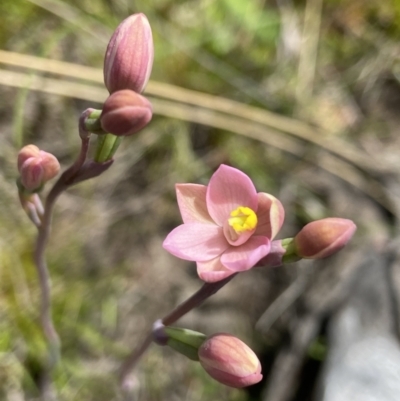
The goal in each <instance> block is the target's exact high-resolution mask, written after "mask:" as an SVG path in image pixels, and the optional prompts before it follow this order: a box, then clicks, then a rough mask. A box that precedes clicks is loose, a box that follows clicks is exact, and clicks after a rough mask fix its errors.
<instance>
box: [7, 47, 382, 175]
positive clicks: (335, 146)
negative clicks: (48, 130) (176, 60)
mask: <svg viewBox="0 0 400 401" xmlns="http://www.w3.org/2000/svg"><path fill="white" fill-rule="evenodd" d="M0 63H4V64H8V65H14V66H19V67H25V68H27V66H28V68H30V69H34V70H38V71H43V72H47V73H51V74H59V75H64V76H68V77H71V78H77V79H83V80H89V81H92V82H96V83H102V82H103V79H102V72H101V70H99V69H96V68H91V67H84V66H79V65H76V64H71V63H66V62H61V61H56V60H47V59H43V58H39V57H34V56H25V55H22V54H18V53H12V52H7V51H4V50H1V51H0ZM146 94H148V95H152V96H157V97H161V98H164V99H169V100H174V101H177V102H182V103H186V104H190V105H193V106H197V107H203V108H206V109H211V110H214V111H220V112H223V113H226V114H228V115H229V116H230V117H241V118H243V119H246V120H249V121H251V122H254V123H258V124H262V125H264V126H266V127H270V128H273V129H276V130H279V131H282V133H286V134H290V135H292V136H294V137H296V138H299V139H302V140H304V141H307V142H310V143H312V144H313V145H316V146H318V147H320V148H322V149H324V150H326V151H328V152H330V153H332V154H334V155H335V156H337V157H338V158H340V159H343V160H345V161H346V162H348V163H350V164H352V165H355V166H356V167H358V168H359V169H361V170H363V171H365V172H367V173H373V174H375V173H378V172H379V171H380V163H379V161H378V160H373V161H371V156H370V155H366V154H364V153H363V152H362V151H361V150H360V149H357V148H355V147H354V146H353V145H351V144H350V143H348V142H344V141H342V140H340V139H338V138H336V137H332V136H329V135H327V134H325V133H324V132H322V131H321V130H319V129H317V128H314V127H312V126H310V125H308V124H306V123H304V122H302V121H300V120H296V119H293V118H290V117H284V116H281V115H279V114H276V113H273V112H270V111H266V110H262V109H260V108H257V107H253V106H248V105H245V104H242V103H239V102H236V101H233V100H230V99H226V98H222V97H218V96H212V95H208V94H204V93H200V92H196V91H192V90H189V89H184V88H180V87H177V86H174V85H169V84H165V83H161V82H154V81H151V82H149V84H148V86H147V88H146Z"/></svg>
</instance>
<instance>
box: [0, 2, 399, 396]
mask: <svg viewBox="0 0 400 401" xmlns="http://www.w3.org/2000/svg"><path fill="white" fill-rule="evenodd" d="M134 12H144V13H145V14H146V15H147V16H148V18H149V20H150V23H151V26H152V28H153V33H154V40H155V63H154V69H153V74H152V80H154V81H161V82H166V83H170V84H175V85H178V86H181V87H185V88H188V89H193V90H196V91H200V92H204V93H209V94H213V95H216V96H221V97H225V98H230V99H234V100H236V101H238V102H242V103H243V104H247V105H253V106H258V107H260V108H262V109H266V110H269V111H272V112H275V113H277V115H280V116H286V117H288V118H289V119H293V121H292V120H289V121H292V123H293V124H294V126H295V127H296V126H297V125H296V124H297V122H298V123H299V124H298V127H299V135H300V136H301V135H302V134H301V132H304V130H303V131H301V129H302V128H301V127H302V126H301V127H300V125H301V124H303V123H307V124H308V126H309V127H311V132H314V131H313V130H315V134H314V136H310V139H309V140H306V141H305V142H304V141H303V142H301V141H300V139H299V137H296V132H295V133H294V135H293V133H292V134H290V133H289V134H290V135H289V134H288V128H286V127H285V126H284V125H283V122H282V121H280V122H279V123H277V125H278V127H273V128H274V129H276V130H277V131H278V134H279V133H280V135H281V136H279V135H278V142H275V145H276V146H272V145H271V144H269V145H268V144H266V142H265V141H267V142H268V138H269V135H270V131H269V130H268V129H267V128H265V127H264V128H265V134H263V138H262V139H263V140H262V141H259V140H256V139H252V138H254V136H252V135H250V132H251V131H252V129H253V127H256V126H257V128H258V129H260V126H259V125H257V124H258V123H257V122H256V121H255V120H254V121H253V123H251V124H250V125H247V127H248V130H247V129H246V130H243V132H236V133H232V132H230V131H229V130H228V129H221V128H218V124H215V125H212V124H211V121H212V120H213V118H214V117H213V118H211V117H210V119H208V118H204V119H203V120H202V121H201V124H199V123H198V122H196V121H195V120H193V121H192V120H190V118H189V119H188V120H189V121H182V120H178V119H175V118H171V117H168V116H161V115H159V116H157V115H156V116H155V117H154V120H153V122H152V124H151V125H150V126H149V127H148V128H147V129H146V130H145V131H143V132H142V133H141V134H140V135H138V136H137V137H134V138H129V139H127V140H125V141H124V144H123V146H121V148H120V150H119V152H118V154H117V157H116V162H115V164H114V166H113V168H112V169H110V171H108V172H107V173H106V174H104V176H102V177H101V179H97V180H93V181H92V182H88V183H85V184H83V185H81V186H78V187H76V188H73V189H71V190H69V191H68V193H67V194H64V195H63V196H62V197H61V199H60V201H59V203H58V205H57V207H56V213H55V216H54V230H53V234H52V238H51V243H50V248H49V250H48V253H47V256H48V262H49V266H50V270H51V275H52V280H53V281H52V288H53V302H54V319H55V323H56V326H57V329H58V331H59V333H60V335H61V339H62V352H63V362H62V364H61V365H60V367H59V368H58V369H57V371H56V374H55V382H56V386H57V388H58V390H59V392H60V395H61V399H62V400H68V401H71V400H83V399H85V400H88V401H89V400H93V401H94V400H96V401H102V400H110V399H113V397H114V393H115V392H114V390H115V386H114V381H113V380H114V379H113V377H114V376H113V374H114V372H115V370H116V369H117V368H118V366H119V363H120V361H121V360H122V358H123V356H125V355H126V354H127V353H128V351H129V349H131V348H132V347H133V346H134V345H135V344H136V343H137V342H138V341H139V340H140V338H141V337H142V336H143V335H144V333H145V331H146V330H147V329H148V327H149V326H150V325H151V323H152V321H154V320H155V319H157V318H159V317H160V314H164V313H166V312H168V310H169V309H171V308H172V307H173V306H174V305H176V303H177V302H179V301H181V300H183V299H184V298H185V297H187V296H188V295H189V294H190V293H191V292H193V291H194V290H196V289H197V287H198V286H199V284H200V283H199V282H198V281H197V279H196V278H195V273H194V267H193V266H192V265H190V264H187V263H184V262H182V261H177V260H175V259H173V258H172V257H170V256H169V255H167V254H166V253H165V252H164V251H163V250H162V248H161V242H162V240H163V238H164V237H165V235H166V233H167V232H168V230H170V229H171V228H172V227H174V226H176V225H177V224H179V222H180V218H179V215H178V209H177V206H176V204H175V198H174V192H173V185H174V183H175V182H199V183H205V182H207V181H208V178H209V176H210V174H211V172H212V171H213V170H215V168H216V167H217V166H218V165H219V164H220V163H222V162H224V163H228V164H231V165H234V166H236V167H238V168H240V169H243V170H244V171H245V172H246V173H248V174H249V175H250V176H251V177H252V179H253V180H254V182H255V183H256V186H257V188H258V189H259V190H260V191H265V192H271V193H273V194H274V195H276V196H278V197H280V198H281V199H282V201H283V203H284V205H285V207H286V208H287V210H288V211H289V212H288V216H287V222H288V223H287V228H286V229H285V230H286V232H285V233H284V234H285V235H293V234H294V233H295V230H296V229H298V228H299V227H300V226H301V224H302V223H304V222H307V221H309V220H311V219H318V218H322V217H326V216H328V215H330V214H332V213H333V214H341V216H342V217H346V218H355V219H357V218H359V223H360V224H359V227H360V230H361V232H364V233H365V232H368V230H370V229H371V226H373V229H374V230H377V231H378V232H382V237H384V236H385V235H386V226H385V224H383V223H381V218H382V215H385V216H387V215H388V214H389V215H390V213H393V210H390V209H389V210H388V206H385V205H387V203H385V202H383V201H382V204H381V205H380V207H381V208H382V209H381V211H380V212H377V213H376V214H373V215H368V216H367V218H364V217H365V216H363V215H360V216H353V215H352V213H353V212H356V211H357V207H356V206H355V205H352V204H351V200H348V198H346V199H344V198H340V199H339V197H338V198H335V199H334V200H332V199H331V198H330V197H328V195H327V192H328V190H327V189H326V192H324V186H323V184H321V182H323V183H326V181H329V180H330V179H332V177H335V174H336V177H335V178H334V179H336V180H338V181H339V182H340V184H341V185H344V188H348V187H350V188H353V186H355V187H356V188H357V190H356V192H357V191H361V192H362V191H367V193H368V188H369V187H368V186H365V185H364V184H363V183H364V181H365V180H366V181H368V180H369V178H368V177H369V176H368V173H369V172H368V171H367V169H366V167H365V166H364V165H362V163H361V162H358V161H357V160H359V159H356V158H355V159H353V161H354V166H353V167H354V169H353V170H351V174H350V173H348V170H346V169H345V168H344V167H343V166H344V165H343V163H344V161H343V160H342V159H341V158H340V157H338V158H337V160H336V163H337V164H336V165H335V166H334V167H333V168H331V171H329V170H328V171H329V172H326V171H327V168H328V167H327V166H328V164H326V163H325V161H326V160H325V158H324V157H325V156H326V154H325V153H320V150H321V149H320V141H321V140H324V138H326V139H327V140H328V139H329V140H331V139H332V138H333V140H340V141H342V140H343V141H348V143H354V142H352V141H356V140H359V138H362V141H360V142H357V145H356V148H357V147H359V148H360V152H361V151H362V152H363V154H364V157H365V159H367V158H368V155H371V165H372V166H374V160H375V159H373V157H375V156H376V155H377V154H378V153H379V152H383V153H382V154H384V158H387V160H389V161H391V162H392V163H393V165H394V166H398V165H399V162H398V157H397V153H398V150H396V152H395V151H394V149H396V146H397V149H399V148H398V145H399V140H398V138H400V136H399V135H396V134H398V133H399V132H398V131H399V129H398V126H399V124H398V111H397V110H398V106H399V105H398V103H399V99H400V84H399V79H400V67H399V65H400V64H399V57H400V50H399V36H400V1H398V0H392V1H378V0H370V1H366V0H342V1H338V0H304V1H290V0H222V1H221V0H186V1H185V0H180V1H175V0H137V1H134V2H133V1H130V0H96V1H93V0H64V1H60V0H46V1H44V0H1V1H0V22H1V23H0V49H3V50H8V51H12V52H17V53H22V54H29V55H34V56H40V57H43V58H48V59H56V60H62V61H68V62H71V63H76V64H81V65H86V66H91V67H97V68H101V67H102V63H103V55H104V51H105V48H106V45H107V40H108V38H109V37H110V35H111V32H112V30H113V29H114V28H115V27H116V26H117V24H118V23H119V22H120V21H121V20H122V19H123V18H125V17H127V16H128V15H130V14H132V13H134ZM30 67H31V66H30V65H26V66H25V67H24V68H22V67H12V66H10V65H8V64H6V63H5V62H4V61H1V60H0V78H1V75H2V74H3V71H8V70H11V71H18V72H24V73H25V74H26V76H25V79H26V82H27V83H28V82H29V80H30V79H33V77H35V76H37V75H45V74H44V73H41V72H37V71H33V70H30ZM52 77H53V78H57V79H59V80H60V82H61V83H62V84H63V85H64V86H65V87H68V85H69V82H70V79H69V78H66V77H65V76H63V75H62V74H60V75H59V76H57V74H55V75H53V76H52ZM91 84H93V83H91ZM10 85H11V84H10ZM103 101H104V99H101V98H99V99H98V104H93V102H89V101H84V100H77V99H75V98H73V97H61V96H57V95H49V94H45V93H41V92H40V91H37V92H35V91H29V90H27V89H24V88H22V89H21V88H19V89H18V88H14V87H13V86H9V85H8V83H7V82H3V84H2V85H1V86H0V137H1V140H2V146H1V147H0V169H1V170H0V398H1V399H7V400H11V399H23V398H21V397H23V396H25V397H26V399H32V398H33V397H35V395H36V390H35V384H34V381H35V367H36V366H37V364H38V360H40V358H42V357H43V347H44V344H43V341H42V338H41V332H40V329H39V326H38V305H39V294H38V287H37V278H36V274H35V269H34V266H33V263H32V243H33V241H34V237H35V230H34V229H33V228H32V227H31V225H30V223H29V221H28V219H27V218H26V216H24V214H23V212H22V211H21V210H20V209H19V206H18V201H17V193H16V187H15V186H14V180H15V178H16V174H17V172H16V167H15V164H16V154H17V152H18V148H19V147H21V146H22V145H25V144H29V143H35V144H37V145H38V146H39V147H41V148H43V149H44V150H46V151H51V152H53V153H54V154H56V155H57V157H58V158H59V159H60V161H61V163H62V165H63V166H64V167H65V166H67V165H68V164H69V163H71V161H72V160H73V159H74V157H75V155H76V152H77V151H78V148H79V138H78V134H77V119H78V116H79V114H80V112H81V111H82V110H83V109H85V108H86V107H97V108H100V107H101V103H102V102H103ZM175 104H177V105H178V106H179V105H180V103H179V102H176V103H175ZM181 106H182V105H181ZM191 107H192V108H194V109H196V105H193V104H192V105H191ZM231 117H232V115H231ZM221 118H222V117H221ZM229 118H230V115H229V114H227V115H226V116H225V117H224V119H225V120H224V122H228V123H229ZM250 121H251V116H250ZM210 125H211V126H210ZM292 131H293V129H292ZM294 131H296V128H294ZM300 131H301V132H300ZM271 135H272V134H271ZM299 141H300V142H301V143H300V142H299ZM338 143H339V142H338ZM340 143H345V142H340ZM325 150H326V149H325ZM344 150H346V149H343V151H344ZM360 160H361V159H360ZM363 160H364V159H363ZM324 163H325V164H324ZM357 163H358V164H357ZM350 164H351V163H350ZM346 166H347V165H346ZM346 168H347V167H346ZM343 169H344V170H343ZM315 171H318V172H320V171H325V172H324V173H323V175H322V177H320V180H319V181H318V180H316V179H315V176H314V175H312V174H313V173H315ZM352 174H353V175H352ZM337 177H339V179H338V178H337ZM365 177H367V178H365ZM363 180H364V181H363ZM368 182H369V181H368ZM343 183H344V184H343ZM358 183H361V184H358ZM357 185H359V186H358V187H357ZM321 188H322V189H321ZM342 188H343V187H342ZM378 189H379V188H378ZM376 191H377V190H376V187H374V188H373V190H372V195H373V194H374V193H375V194H376V193H378V192H376ZM357 193H358V192H357ZM370 195H371V194H369V193H368V196H366V198H368V199H370V198H369V196H370ZM377 197H378V196H377ZM328 198H329V199H328ZM375 201H376V199H375ZM385 207H386V209H385ZM358 212H360V213H361V211H360V210H358ZM252 274H253V275H252ZM275 274H276V276H275ZM279 274H280V273H275V272H254V273H253V272H250V273H249V274H248V275H247V276H246V277H249V278H245V279H243V281H242V282H241V283H239V284H235V283H232V290H229V289H226V290H224V291H225V292H223V293H222V294H221V295H218V297H221V298H218V300H219V301H215V304H212V305H213V306H215V308H209V309H207V307H204V309H202V310H201V311H200V312H194V313H193V314H192V315H190V316H192V317H190V316H189V317H188V318H185V319H184V321H183V323H185V324H187V325H188V326H190V327H191V328H193V329H197V330H202V331H204V332H206V333H207V334H209V333H212V332H214V331H230V332H232V333H233V334H235V335H237V336H239V337H242V338H243V339H246V340H247V342H249V343H250V344H252V345H253V346H254V347H255V348H256V349H257V348H258V351H260V352H261V351H263V352H265V353H266V354H268V352H270V350H271V349H273V347H274V346H275V345H276V344H278V343H279V342H280V339H279V335H278V334H277V332H276V331H273V332H272V333H268V335H265V336H263V338H260V337H261V336H260V335H258V334H256V333H254V329H253V327H254V323H255V322H256V320H257V318H258V317H259V316H260V315H261V314H262V313H263V311H264V310H265V308H266V307H267V306H268V305H269V304H270V303H271V302H272V301H273V300H274V298H275V297H276V296H277V294H278V292H279V291H278V289H279V288H281V287H282V284H281V287H279V283H282V282H283V281H284V280H285V279H287V277H292V276H291V275H293V273H292V272H289V273H287V272H286V273H283V276H279ZM285 275H286V276H285ZM246 280H248V281H246ZM252 280H253V281H252ZM274 280H275V281H274ZM243 283H245V284H246V285H247V284H248V286H247V287H246V285H244V284H243ZM271 283H272V284H271ZM246 288H247V290H246ZM249 288H250V290H249ZM274 288H278V289H274ZM267 290H268V291H267ZM238 294H240V295H238ZM321 343H324V342H323V340H321V341H320V342H319V344H321ZM266 344H268V346H267V345H266ZM314 348H315V347H314ZM314 348H313V349H310V354H313V355H315V354H318V358H322V357H321V355H322V354H323V352H321V351H320V350H319V351H318V352H316V351H315V349H314ZM311 351H312V352H311ZM137 379H138V381H137V384H136V385H137V388H138V393H139V395H140V396H139V399H140V400H152V401H157V400H183V399H187V400H193V401H194V400H213V399H215V400H217V399H219V400H232V401H234V400H235V401H236V400H237V401H242V400H243V401H244V400H250V399H252V400H256V399H261V398H260V397H261V395H260V394H261V390H260V391H259V388H257V389H256V390H254V391H252V392H250V393H248V392H246V391H245V390H243V391H238V390H231V389H228V388H226V387H223V386H221V385H219V384H217V383H215V382H213V381H212V380H211V379H210V378H208V377H207V376H206V374H205V373H204V372H203V371H202V370H201V368H200V367H199V366H198V365H196V364H194V363H192V362H190V361H185V360H182V358H181V357H180V356H179V355H174V354H172V352H170V351H168V350H163V349H157V348H152V349H151V350H150V352H149V353H148V354H147V355H146V356H145V358H144V359H143V361H142V363H141V365H140V368H139V371H138V376H137ZM260 388H261V387H260ZM13 396H14V397H20V398H12V397H13ZM252 397H253V398H252ZM254 397H256V398H254ZM257 397H258V398H257Z"/></svg>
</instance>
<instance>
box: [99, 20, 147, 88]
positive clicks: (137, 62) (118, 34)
mask: <svg viewBox="0 0 400 401" xmlns="http://www.w3.org/2000/svg"><path fill="white" fill-rule="evenodd" d="M153 58H154V46H153V36H152V33H151V28H150V24H149V21H148V20H147V18H146V16H145V15H144V14H133V15H131V16H130V17H128V18H127V19H125V20H124V21H122V22H121V23H120V24H119V25H118V27H117V29H116V30H115V32H114V34H113V35H112V37H111V40H110V42H109V44H108V47H107V51H106V55H105V59H104V83H105V85H106V88H107V89H108V91H109V92H110V93H114V92H116V91H118V90H122V89H131V90H133V91H135V92H137V93H141V92H143V90H144V88H145V86H146V84H147V81H148V80H149V77H150V73H151V69H152V66H153Z"/></svg>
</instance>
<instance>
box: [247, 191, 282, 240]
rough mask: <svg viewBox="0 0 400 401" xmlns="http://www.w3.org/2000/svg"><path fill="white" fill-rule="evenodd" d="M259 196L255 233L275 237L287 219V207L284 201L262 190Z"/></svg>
mask: <svg viewBox="0 0 400 401" xmlns="http://www.w3.org/2000/svg"><path fill="white" fill-rule="evenodd" d="M257 198H258V210H257V217H258V224H257V229H256V231H255V233H254V235H262V236H266V237H268V238H270V239H273V238H274V237H275V235H276V234H277V233H278V231H279V230H280V229H281V227H282V224H283V220H284V219H285V209H284V208H283V206H282V203H281V202H280V201H279V200H278V199H277V198H275V196H272V195H270V194H266V193H264V192H260V193H258V194H257Z"/></svg>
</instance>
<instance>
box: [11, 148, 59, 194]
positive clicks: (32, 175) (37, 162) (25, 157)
mask: <svg viewBox="0 0 400 401" xmlns="http://www.w3.org/2000/svg"><path fill="white" fill-rule="evenodd" d="M59 171H60V163H59V162H58V160H57V158H56V157H55V156H53V155H52V154H51V153H48V152H44V151H43V150H40V149H39V148H38V147H37V146H35V145H27V146H24V147H23V148H22V149H21V150H20V151H19V153H18V172H19V173H20V182H21V185H22V186H23V188H24V189H25V190H27V191H29V192H35V191H39V190H40V189H41V188H42V187H43V185H44V184H45V183H46V182H47V181H49V180H51V179H52V178H54V177H55V176H56V175H57V174H58V173H59Z"/></svg>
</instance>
